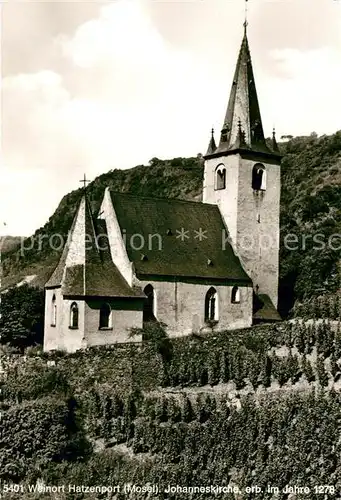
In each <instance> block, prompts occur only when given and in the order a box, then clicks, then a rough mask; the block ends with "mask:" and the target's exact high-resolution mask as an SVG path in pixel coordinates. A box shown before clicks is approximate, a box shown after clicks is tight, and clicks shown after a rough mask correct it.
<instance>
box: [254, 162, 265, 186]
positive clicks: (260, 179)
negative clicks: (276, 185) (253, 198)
mask: <svg viewBox="0 0 341 500" xmlns="http://www.w3.org/2000/svg"><path fill="white" fill-rule="evenodd" d="M252 189H253V190H255V191H265V190H266V170H265V167H264V165H262V164H261V163H256V164H255V165H254V167H253V170H252Z"/></svg>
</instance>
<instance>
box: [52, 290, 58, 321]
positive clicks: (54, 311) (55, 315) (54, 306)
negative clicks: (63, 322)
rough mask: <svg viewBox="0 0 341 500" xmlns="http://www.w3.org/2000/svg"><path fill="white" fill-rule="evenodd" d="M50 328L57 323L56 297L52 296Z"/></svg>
mask: <svg viewBox="0 0 341 500" xmlns="http://www.w3.org/2000/svg"><path fill="white" fill-rule="evenodd" d="M51 306H52V307H51V326H56V323H57V303H56V296H55V294H53V297H52V302H51Z"/></svg>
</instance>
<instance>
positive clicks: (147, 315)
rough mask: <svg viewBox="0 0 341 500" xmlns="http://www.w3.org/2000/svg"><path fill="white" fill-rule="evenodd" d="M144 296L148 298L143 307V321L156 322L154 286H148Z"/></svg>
mask: <svg viewBox="0 0 341 500" xmlns="http://www.w3.org/2000/svg"><path fill="white" fill-rule="evenodd" d="M143 291H144V294H145V295H146V296H147V298H146V300H145V303H144V306H143V321H144V322H147V321H155V320H156V300H155V290H154V287H153V286H152V285H150V284H149V285H147V286H146V287H145V288H144V290H143Z"/></svg>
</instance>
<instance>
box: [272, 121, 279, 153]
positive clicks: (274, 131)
mask: <svg viewBox="0 0 341 500" xmlns="http://www.w3.org/2000/svg"><path fill="white" fill-rule="evenodd" d="M272 150H273V151H275V153H279V147H278V144H277V141H276V130H275V127H274V128H273V130H272Z"/></svg>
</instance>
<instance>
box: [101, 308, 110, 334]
mask: <svg viewBox="0 0 341 500" xmlns="http://www.w3.org/2000/svg"><path fill="white" fill-rule="evenodd" d="M99 328H100V329H105V328H111V307H110V305H109V304H108V303H104V304H102V306H101V309H100V311H99Z"/></svg>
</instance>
